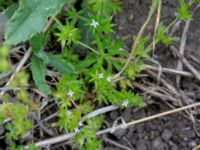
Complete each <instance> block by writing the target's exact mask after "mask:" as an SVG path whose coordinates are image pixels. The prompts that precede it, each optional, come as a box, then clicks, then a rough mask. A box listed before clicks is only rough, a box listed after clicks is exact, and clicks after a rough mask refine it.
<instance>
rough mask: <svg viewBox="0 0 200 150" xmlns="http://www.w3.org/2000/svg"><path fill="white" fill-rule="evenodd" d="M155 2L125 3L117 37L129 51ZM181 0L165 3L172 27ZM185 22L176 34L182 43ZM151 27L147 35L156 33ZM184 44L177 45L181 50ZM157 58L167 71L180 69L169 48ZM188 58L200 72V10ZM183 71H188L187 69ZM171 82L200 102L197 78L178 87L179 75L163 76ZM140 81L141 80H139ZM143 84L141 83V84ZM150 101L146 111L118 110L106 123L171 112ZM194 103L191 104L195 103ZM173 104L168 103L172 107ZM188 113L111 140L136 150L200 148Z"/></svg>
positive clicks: (157, 101) (165, 16) (191, 33)
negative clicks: (186, 116)
mask: <svg viewBox="0 0 200 150" xmlns="http://www.w3.org/2000/svg"><path fill="white" fill-rule="evenodd" d="M150 4H151V1H148V0H127V1H125V2H124V5H123V11H122V12H120V13H119V14H118V15H117V16H116V17H115V23H116V24H117V27H116V29H117V35H118V36H120V37H121V36H127V35H128V39H127V40H126V45H127V48H128V49H130V48H131V45H132V42H133V40H132V36H133V35H136V34H137V32H138V31H139V29H140V27H141V25H142V24H143V23H144V21H145V19H146V17H147V14H148V11H149V8H150ZM177 5H178V0H163V4H162V13H161V21H163V22H164V24H166V25H167V24H168V23H170V22H171V21H173V19H174V18H175V13H176V7H177ZM184 25H185V24H184V22H182V23H181V25H180V27H179V28H178V30H177V31H176V33H175V34H174V36H177V37H179V38H180V40H181V34H182V32H183V27H184ZM153 26H154V24H153V23H151V24H150V25H149V26H148V28H147V31H146V32H148V33H153V32H152V28H153ZM179 45H180V42H176V43H175V44H174V46H175V47H177V48H179ZM155 53H156V55H157V56H158V57H157V58H155V59H156V60H157V61H158V62H159V63H160V64H161V65H162V66H163V67H167V68H173V69H176V66H177V61H178V58H177V57H175V56H174V54H173V53H172V51H170V50H169V48H166V47H165V46H163V45H160V46H158V47H157V48H156V52H155ZM184 56H185V58H187V60H188V61H189V62H190V63H191V64H192V65H193V66H194V67H195V68H196V69H197V70H200V63H199V62H200V61H199V60H200V9H198V10H197V11H196V12H195V13H194V16H193V20H192V21H191V23H190V28H189V31H188V34H187V42H186V47H185V54H184ZM183 70H186V71H187V68H186V67H184V68H183ZM163 76H164V77H165V79H166V80H167V81H170V83H172V85H173V86H174V87H175V89H177V90H178V91H182V92H184V93H185V94H186V95H187V96H188V97H189V98H190V99H191V100H192V102H193V103H194V102H197V101H200V83H199V81H197V80H196V79H194V78H188V77H182V78H181V82H180V87H178V86H177V85H176V80H175V79H176V75H171V74H163ZM138 80H140V79H138ZM138 82H140V81H138ZM146 98H147V99H146V101H147V103H149V105H148V106H147V107H145V108H142V109H139V110H136V108H135V107H132V108H129V109H127V110H116V111H113V112H111V113H109V114H108V115H107V116H106V120H107V122H108V124H109V125H110V126H112V124H113V122H114V121H115V120H116V119H117V118H118V117H119V116H122V117H123V119H124V120H125V121H126V122H129V121H131V120H135V119H140V118H144V117H147V116H150V115H153V114H158V113H161V112H164V111H167V110H170V109H171V108H169V107H168V106H167V105H166V102H165V101H163V100H161V99H159V98H155V97H152V96H150V97H149V98H148V96H146ZM192 102H191V103H192ZM169 103H170V104H172V105H173V103H171V102H170V101H168V104H169ZM183 115H184V113H183V112H181V113H176V114H173V115H169V116H165V117H161V118H159V119H155V120H152V121H148V122H145V123H142V124H139V125H135V126H133V127H131V128H129V129H127V130H123V129H122V130H118V131H116V132H115V133H114V134H110V135H108V136H107V137H108V138H110V139H112V140H113V141H115V142H116V143H117V144H119V145H122V146H126V147H129V148H130V149H132V150H192V149H193V148H195V147H197V146H198V145H199V144H200V138H199V136H198V135H197V133H198V132H195V131H196V130H194V128H193V127H194V126H195V125H194V123H192V121H190V120H189V119H186V118H185V117H184V116H183ZM114 145H115V144H111V143H110V142H105V147H106V148H107V149H108V150H123V149H126V148H120V146H114Z"/></svg>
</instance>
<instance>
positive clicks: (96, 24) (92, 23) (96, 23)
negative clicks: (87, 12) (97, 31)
mask: <svg viewBox="0 0 200 150" xmlns="http://www.w3.org/2000/svg"><path fill="white" fill-rule="evenodd" d="M90 25H91V26H93V27H94V28H96V27H97V26H99V23H98V22H97V21H95V20H93V19H92V22H91V24H90Z"/></svg>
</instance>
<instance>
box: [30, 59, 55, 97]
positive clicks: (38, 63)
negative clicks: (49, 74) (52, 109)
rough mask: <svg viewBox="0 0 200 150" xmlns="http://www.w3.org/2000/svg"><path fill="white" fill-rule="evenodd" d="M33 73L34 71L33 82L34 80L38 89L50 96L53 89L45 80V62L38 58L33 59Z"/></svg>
mask: <svg viewBox="0 0 200 150" xmlns="http://www.w3.org/2000/svg"><path fill="white" fill-rule="evenodd" d="M31 71H32V76H33V80H34V82H35V84H36V86H37V87H38V89H39V90H41V91H42V92H44V93H45V94H47V95H48V94H50V93H51V89H50V87H49V86H48V84H47V83H46V80H45V75H46V66H45V64H44V63H43V61H42V60H41V59H39V58H37V57H36V56H33V57H32V60H31Z"/></svg>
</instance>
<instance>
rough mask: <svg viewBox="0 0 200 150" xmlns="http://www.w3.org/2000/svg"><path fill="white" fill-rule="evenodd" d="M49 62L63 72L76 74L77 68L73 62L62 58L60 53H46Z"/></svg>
mask: <svg viewBox="0 0 200 150" xmlns="http://www.w3.org/2000/svg"><path fill="white" fill-rule="evenodd" d="M46 56H47V58H48V60H49V64H50V65H51V66H53V67H54V68H56V69H57V70H58V71H59V72H61V73H67V74H75V73H76V72H75V69H74V67H73V65H72V64H70V63H68V62H66V61H64V60H62V59H61V58H60V57H59V56H58V55H54V54H51V53H46Z"/></svg>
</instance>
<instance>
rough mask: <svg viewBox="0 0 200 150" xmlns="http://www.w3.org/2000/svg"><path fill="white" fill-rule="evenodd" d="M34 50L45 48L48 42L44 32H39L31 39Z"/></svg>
mask: <svg viewBox="0 0 200 150" xmlns="http://www.w3.org/2000/svg"><path fill="white" fill-rule="evenodd" d="M30 44H31V47H32V50H33V52H39V51H42V50H43V49H44V46H45V44H46V37H45V36H44V34H37V35H36V36H34V37H33V38H32V39H31V41H30Z"/></svg>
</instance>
